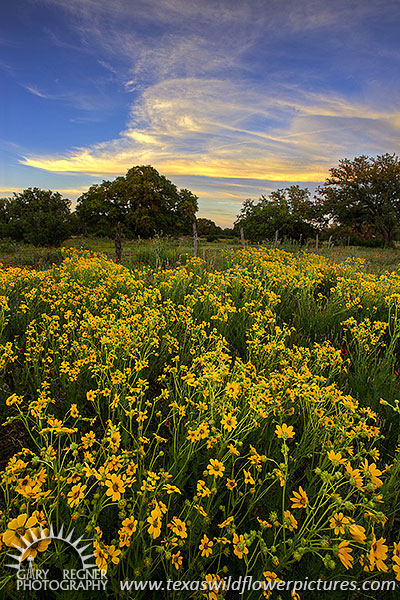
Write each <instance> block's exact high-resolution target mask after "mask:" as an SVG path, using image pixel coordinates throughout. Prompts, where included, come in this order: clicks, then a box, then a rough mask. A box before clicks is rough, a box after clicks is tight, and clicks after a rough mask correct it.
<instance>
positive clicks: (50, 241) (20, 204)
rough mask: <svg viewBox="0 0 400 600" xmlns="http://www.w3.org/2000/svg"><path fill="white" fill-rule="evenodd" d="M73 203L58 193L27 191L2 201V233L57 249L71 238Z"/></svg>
mask: <svg viewBox="0 0 400 600" xmlns="http://www.w3.org/2000/svg"><path fill="white" fill-rule="evenodd" d="M70 206H71V202H70V200H68V199H67V198H63V197H62V195H61V194H59V193H58V192H52V191H51V190H41V189H40V188H36V187H35V188H28V189H26V190H24V191H23V192H20V193H16V192H14V195H13V198H3V199H1V201H0V221H1V233H2V235H3V236H6V237H10V238H13V239H15V240H17V241H21V242H27V243H30V244H34V245H35V246H58V245H59V244H60V243H61V242H62V241H64V240H65V239H67V238H68V237H69V235H70Z"/></svg>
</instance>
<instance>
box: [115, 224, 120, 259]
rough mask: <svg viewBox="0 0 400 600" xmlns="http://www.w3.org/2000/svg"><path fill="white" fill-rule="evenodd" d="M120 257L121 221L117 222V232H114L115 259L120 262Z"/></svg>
mask: <svg viewBox="0 0 400 600" xmlns="http://www.w3.org/2000/svg"><path fill="white" fill-rule="evenodd" d="M121 258H122V234H121V223H120V222H119V221H118V223H117V232H116V234H115V261H116V262H117V263H120V262H121Z"/></svg>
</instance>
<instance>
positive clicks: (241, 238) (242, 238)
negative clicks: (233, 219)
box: [240, 227, 246, 250]
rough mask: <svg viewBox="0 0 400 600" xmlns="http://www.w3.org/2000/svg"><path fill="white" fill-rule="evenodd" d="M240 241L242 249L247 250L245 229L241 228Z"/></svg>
mask: <svg viewBox="0 0 400 600" xmlns="http://www.w3.org/2000/svg"><path fill="white" fill-rule="evenodd" d="M240 241H241V242H242V248H243V250H244V249H245V248H246V242H245V241H244V231H243V227H241V228H240Z"/></svg>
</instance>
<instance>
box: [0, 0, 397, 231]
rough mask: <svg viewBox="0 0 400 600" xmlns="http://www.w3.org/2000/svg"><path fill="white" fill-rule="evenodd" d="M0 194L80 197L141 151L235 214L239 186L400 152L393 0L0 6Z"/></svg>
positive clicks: (220, 211)
mask: <svg viewBox="0 0 400 600" xmlns="http://www.w3.org/2000/svg"><path fill="white" fill-rule="evenodd" d="M3 15H4V16H3V23H4V24H5V25H6V26H7V30H5V27H4V28H3V32H2V35H1V37H0V45H1V47H2V50H3V52H2V56H1V58H0V78H1V83H2V88H3V90H5V91H4V93H3V95H2V98H1V101H0V111H1V115H2V116H1V121H2V125H1V130H2V133H1V139H0V156H1V167H0V195H1V196H7V195H11V194H12V192H13V191H20V190H22V189H26V188H28V187H39V188H42V189H52V190H54V191H59V192H60V193H61V194H63V196H65V197H67V198H69V199H71V200H72V201H73V202H74V201H75V200H76V198H77V197H78V196H79V195H80V194H82V193H83V192H84V191H86V190H87V189H88V187H90V186H91V185H93V184H95V183H101V181H102V180H103V179H114V178H115V177H117V176H119V175H125V173H126V172H127V170H128V169H129V168H130V167H132V166H135V165H141V164H151V165H152V166H154V167H155V168H156V169H157V170H158V171H159V173H160V174H162V175H165V176H166V177H167V178H168V179H170V180H171V181H172V182H173V183H174V184H175V185H176V186H178V187H179V188H188V189H189V190H191V191H192V192H193V193H195V194H196V195H197V196H198V197H199V212H198V217H199V218H208V219H212V220H213V221H215V222H216V223H217V225H219V226H221V227H231V226H232V223H233V222H234V220H235V218H236V215H237V214H238V213H239V212H240V209H241V205H242V202H243V201H244V200H245V199H246V198H253V199H258V198H259V197H260V196H261V195H262V194H265V195H268V194H269V193H270V192H271V191H273V190H275V189H278V188H285V187H288V186H290V185H292V184H298V185H300V186H301V187H308V188H309V189H310V191H311V193H313V192H314V191H315V188H316V187H317V185H318V184H320V183H323V181H324V180H325V178H326V177H327V176H328V174H329V169H330V168H332V167H334V166H336V165H337V164H338V161H339V160H340V159H341V158H350V159H352V158H354V157H355V156H359V155H361V154H366V155H374V156H375V155H377V154H384V153H386V152H388V153H390V154H392V153H398V152H399V143H398V139H399V133H400V109H399V108H398V107H399V105H400V102H399V100H400V81H399V80H398V78H396V74H397V73H398V72H399V62H400V44H399V41H398V30H399V26H400V5H399V3H398V2H397V1H395V0H379V1H377V2H367V3H365V2H361V1H359V0H354V1H353V2H352V3H351V5H349V3H348V2H345V1H344V0H333V1H332V2H330V3H320V2H315V0H304V1H302V2H295V1H294V0H286V1H283V2H277V1H276V0H273V1H271V2H268V4H267V3H266V2H265V1H262V0H249V1H234V2H228V1H227V0H222V1H211V0H206V1H205V2H203V3H202V4H201V6H199V5H198V3H196V2H194V1H193V0H190V1H185V0H159V1H157V2H154V1H152V2H149V1H146V0H135V1H134V2H133V3H130V2H128V1H127V0H116V1H115V2H113V3H107V2H106V1H105V0H98V1H97V2H93V0H71V1H70V2H69V3H68V6H66V5H64V3H63V2H61V0H22V1H21V2H19V3H18V4H16V3H13V4H10V5H8V6H6V7H4V8H3Z"/></svg>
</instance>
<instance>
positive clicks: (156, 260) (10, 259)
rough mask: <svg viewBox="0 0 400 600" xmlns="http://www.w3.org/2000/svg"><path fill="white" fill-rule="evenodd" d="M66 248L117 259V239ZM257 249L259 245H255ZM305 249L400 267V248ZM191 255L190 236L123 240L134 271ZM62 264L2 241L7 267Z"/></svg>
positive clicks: (203, 244)
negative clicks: (97, 253) (115, 242)
mask: <svg viewBox="0 0 400 600" xmlns="http://www.w3.org/2000/svg"><path fill="white" fill-rule="evenodd" d="M63 247H64V248H76V249H78V248H80V249H82V250H91V251H93V252H100V253H104V254H106V255H107V256H108V257H109V258H111V259H113V258H114V257H115V250H114V240H113V239H111V238H96V237H73V238H70V239H68V240H66V242H65V243H64V244H63ZM255 247H259V245H258V244H256V245H255ZM263 247H266V248H272V247H273V244H272V243H270V244H263ZM227 248H230V249H240V248H241V245H240V241H239V240H238V239H236V238H226V239H219V240H216V241H214V242H208V241H207V240H205V239H201V240H200V245H199V257H200V258H202V259H203V260H206V261H207V263H208V264H209V265H210V266H212V267H214V268H222V267H223V257H222V253H221V251H222V250H225V249H227ZM279 248H281V249H283V250H286V251H288V252H294V253H298V252H299V251H300V249H299V246H298V244H297V243H295V242H293V243H290V242H281V243H280V244H279ZM303 250H305V251H307V252H313V253H316V254H318V255H320V256H325V257H326V258H328V259H329V260H331V261H333V262H335V263H342V262H345V261H346V260H349V259H351V260H353V261H354V263H355V264H357V267H358V269H360V270H361V271H364V272H366V273H374V274H376V275H380V274H382V273H384V272H385V271H393V270H396V269H397V268H398V266H399V264H400V248H399V247H397V246H395V247H394V248H391V249H383V248H367V247H360V246H331V247H330V248H328V247H327V243H326V242H320V244H319V248H318V250H317V249H316V248H315V242H314V241H312V240H310V241H309V242H308V243H307V244H306V245H305V246H303V248H302V249H301V251H303ZM191 256H193V240H192V239H191V238H190V237H184V238H180V239H173V238H161V237H155V238H153V239H151V240H124V241H123V249H122V264H123V265H124V266H126V267H129V268H135V267H137V266H138V265H140V264H147V265H149V266H151V267H153V268H165V267H173V266H177V265H179V264H183V263H185V262H186V261H187V260H188V259H189V258H190V257H191ZM61 261H62V252H61V249H57V248H37V247H35V246H30V245H28V244H18V243H16V242H12V241H7V240H5V241H3V242H1V241H0V262H2V263H3V264H4V265H6V266H8V265H9V266H33V267H34V268H36V269H45V268H48V267H49V266H51V265H52V264H60V263H61Z"/></svg>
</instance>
